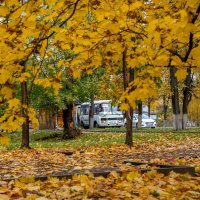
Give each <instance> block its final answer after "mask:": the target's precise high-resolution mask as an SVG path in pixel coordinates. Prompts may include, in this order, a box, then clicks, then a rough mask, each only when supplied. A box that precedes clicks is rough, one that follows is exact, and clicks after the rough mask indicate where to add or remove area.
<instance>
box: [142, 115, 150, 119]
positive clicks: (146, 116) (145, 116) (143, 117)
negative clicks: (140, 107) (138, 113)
mask: <svg viewBox="0 0 200 200" xmlns="http://www.w3.org/2000/svg"><path fill="white" fill-rule="evenodd" d="M142 119H150V117H149V116H148V115H142Z"/></svg>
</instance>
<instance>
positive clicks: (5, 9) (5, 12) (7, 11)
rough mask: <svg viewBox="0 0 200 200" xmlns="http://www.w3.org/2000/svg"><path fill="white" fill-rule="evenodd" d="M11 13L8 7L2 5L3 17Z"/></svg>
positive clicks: (0, 8)
mask: <svg viewBox="0 0 200 200" xmlns="http://www.w3.org/2000/svg"><path fill="white" fill-rule="evenodd" d="M8 14H9V10H8V8H6V7H3V6H2V7H0V16H1V17H5V16H6V15H8Z"/></svg>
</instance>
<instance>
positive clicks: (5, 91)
mask: <svg viewBox="0 0 200 200" xmlns="http://www.w3.org/2000/svg"><path fill="white" fill-rule="evenodd" d="M1 94H2V95H3V96H4V98H5V99H10V98H12V95H13V91H12V89H11V88H9V87H3V88H2V89H1Z"/></svg>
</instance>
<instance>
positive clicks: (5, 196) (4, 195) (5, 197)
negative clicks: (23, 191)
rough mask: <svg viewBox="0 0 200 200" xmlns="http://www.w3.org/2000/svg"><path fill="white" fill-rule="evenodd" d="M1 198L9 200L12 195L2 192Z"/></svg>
mask: <svg viewBox="0 0 200 200" xmlns="http://www.w3.org/2000/svg"><path fill="white" fill-rule="evenodd" d="M0 199H1V200H9V199H10V197H9V196H8V195H6V194H0Z"/></svg>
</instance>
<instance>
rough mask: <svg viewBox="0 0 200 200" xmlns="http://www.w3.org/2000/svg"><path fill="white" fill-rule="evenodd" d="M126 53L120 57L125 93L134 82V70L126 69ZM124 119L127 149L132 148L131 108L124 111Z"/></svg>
mask: <svg viewBox="0 0 200 200" xmlns="http://www.w3.org/2000/svg"><path fill="white" fill-rule="evenodd" d="M126 52H127V50H124V52H123V55H122V68H123V84H124V91H126V89H127V87H128V85H129V83H130V82H131V81H133V80H134V69H128V68H127V64H126ZM125 103H128V101H127V99H125ZM125 118H126V138H125V144H127V145H128V146H129V147H132V146H133V108H132V107H131V106H129V109H128V110H126V111H125Z"/></svg>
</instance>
